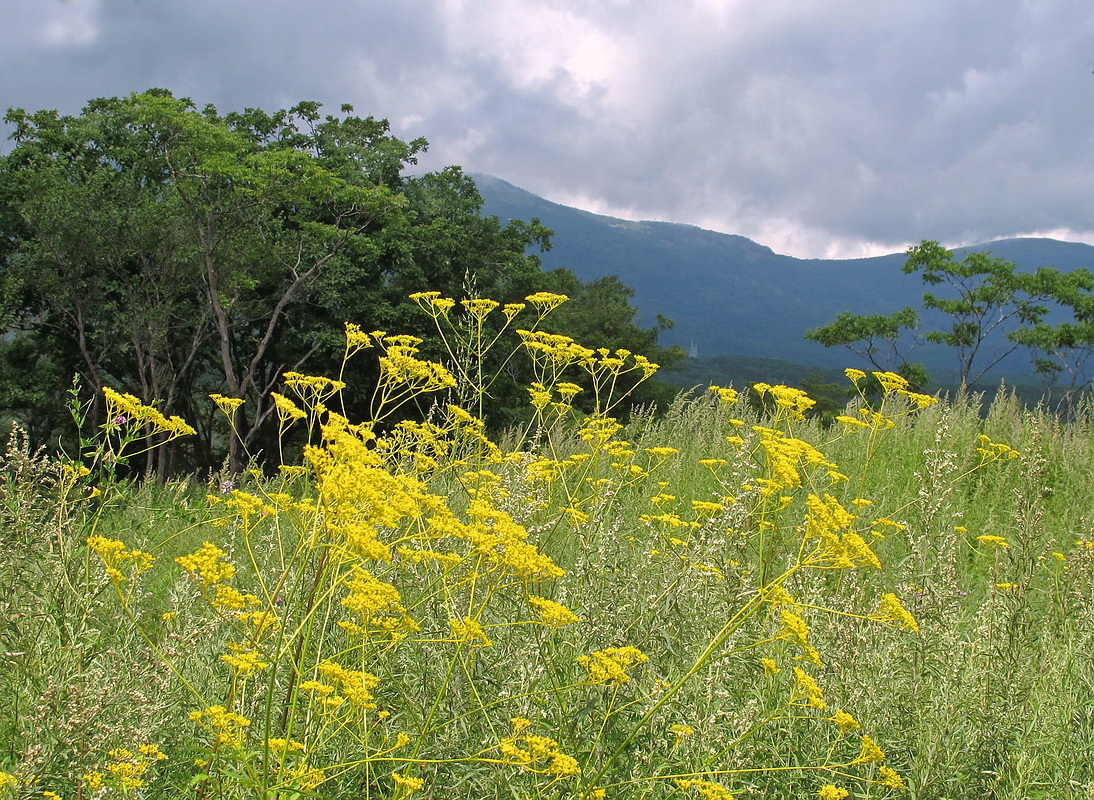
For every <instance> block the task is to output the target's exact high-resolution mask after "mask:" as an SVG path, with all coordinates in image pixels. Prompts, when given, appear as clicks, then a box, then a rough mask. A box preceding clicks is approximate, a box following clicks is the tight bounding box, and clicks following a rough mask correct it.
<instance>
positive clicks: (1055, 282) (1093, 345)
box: [1008, 270, 1094, 414]
mask: <svg viewBox="0 0 1094 800" xmlns="http://www.w3.org/2000/svg"><path fill="white" fill-rule="evenodd" d="M1036 275H1037V279H1038V280H1039V281H1040V282H1041V283H1042V284H1043V287H1044V288H1043V290H1044V291H1045V292H1047V293H1049V294H1050V295H1051V296H1052V298H1053V300H1054V301H1055V302H1056V303H1057V304H1059V305H1060V306H1062V307H1063V308H1065V309H1070V311H1071V317H1072V319H1071V321H1065V322H1060V323H1059V324H1056V325H1052V324H1049V323H1047V322H1042V321H1039V322H1037V323H1035V324H1034V325H1032V326H1030V327H1026V328H1020V329H1018V330H1016V331H1012V332H1010V333H1009V334H1008V336H1009V338H1010V340H1011V341H1012V342H1014V343H1015V344H1018V345H1022V346H1024V347H1028V348H1029V349H1030V350H1031V352H1032V359H1033V364H1034V367H1035V368H1036V370H1037V372H1038V373H1040V374H1041V375H1043V376H1045V377H1046V378H1047V379H1048V380H1049V381H1050V382H1051V383H1056V382H1057V381H1058V380H1059V379H1060V378H1061V377H1062V376H1065V375H1066V377H1067V383H1066V385H1065V386H1064V387H1063V397H1062V398H1061V401H1060V404H1059V407H1060V409H1061V410H1062V411H1063V412H1064V413H1066V414H1070V413H1071V412H1072V411H1073V410H1074V406H1075V401H1076V398H1077V397H1078V395H1079V393H1080V392H1082V391H1083V390H1085V389H1086V388H1088V387H1089V386H1090V384H1091V381H1092V379H1094V374H1092V371H1091V367H1092V366H1094V297H1092V296H1091V294H1090V292H1091V290H1092V289H1094V276H1092V275H1091V274H1090V273H1089V272H1088V271H1087V270H1075V271H1073V272H1070V273H1067V274H1062V273H1059V272H1056V271H1055V270H1046V271H1043V270H1038V271H1037V273H1036Z"/></svg>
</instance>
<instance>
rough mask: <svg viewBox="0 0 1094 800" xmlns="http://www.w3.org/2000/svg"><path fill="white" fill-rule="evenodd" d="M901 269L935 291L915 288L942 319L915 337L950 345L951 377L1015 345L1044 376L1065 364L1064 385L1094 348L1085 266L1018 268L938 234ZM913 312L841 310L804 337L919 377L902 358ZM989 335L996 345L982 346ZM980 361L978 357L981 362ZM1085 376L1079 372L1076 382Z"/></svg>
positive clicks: (1092, 281)
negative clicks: (954, 248) (1056, 318)
mask: <svg viewBox="0 0 1094 800" xmlns="http://www.w3.org/2000/svg"><path fill="white" fill-rule="evenodd" d="M907 257H908V258H907V261H906V262H905V264H904V267H903V271H904V273H905V274H908V275H911V274H919V275H920V277H921V278H922V280H923V282H924V283H925V284H927V285H928V286H932V287H935V286H937V287H939V290H938V291H937V293H936V292H935V291H928V292H925V293H924V294H923V307H924V309H925V310H926V311H927V312H935V316H936V317H940V318H941V319H942V320H944V323H943V324H942V325H941V326H940V327H939V328H938V329H937V330H931V331H927V332H926V333H925V334H923V339H924V340H925V341H928V342H934V343H937V344H944V345H949V346H950V347H953V348H954V349H955V350H956V354H957V364H958V383H959V385H961V386H968V385H970V384H972V383H974V382H976V381H977V380H979V379H980V378H982V377H983V376H984V375H986V374H987V373H988V371H989V370H991V369H992V368H993V367H994V366H996V365H997V364H999V362H1001V361H1002V360H1003V359H1004V358H1006V357H1007V356H1009V355H1010V354H1011V353H1013V352H1015V351H1016V350H1017V349H1018V348H1020V347H1027V348H1029V349H1030V350H1031V351H1032V358H1033V363H1034V366H1035V367H1036V369H1037V370H1038V371H1039V372H1041V373H1042V374H1045V375H1046V376H1049V377H1054V376H1055V375H1056V374H1057V373H1060V372H1067V373H1068V374H1069V375H1070V376H1071V379H1072V389H1074V388H1075V387H1076V385H1077V381H1079V378H1078V375H1079V373H1080V372H1081V369H1082V367H1084V366H1085V365H1086V363H1087V361H1088V360H1089V353H1090V352H1091V349H1092V348H1094V333H1091V331H1090V330H1088V329H1089V328H1090V325H1089V322H1090V320H1092V319H1094V312H1092V311H1091V308H1092V307H1094V306H1092V302H1094V301H1092V300H1091V295H1090V292H1091V291H1092V290H1094V275H1092V274H1091V273H1090V272H1089V271H1087V270H1085V269H1077V270H1072V271H1070V272H1061V271H1060V270H1057V269H1053V268H1052V267H1040V268H1038V269H1037V270H1036V271H1034V272H1032V273H1029V272H1021V271H1019V270H1018V268H1017V266H1016V265H1015V264H1014V263H1012V262H1010V261H1007V260H1006V259H1002V258H994V257H992V255H991V254H990V253H980V252H971V253H968V254H967V255H966V256H965V257H964V258H963V259H961V260H958V259H956V258H955V257H954V254H953V253H952V252H951V251H949V250H947V249H946V248H944V247H943V246H942V245H940V244H939V243H938V242H932V241H923V242H921V243H920V244H918V245H915V246H914V247H911V248H909V249H908V252H907ZM1053 311H1055V312H1056V313H1057V315H1060V314H1063V315H1064V316H1066V314H1067V313H1068V312H1069V311H1070V313H1071V314H1072V316H1073V317H1074V322H1066V321H1065V322H1062V323H1059V324H1054V323H1051V322H1049V321H1048V320H1049V319H1050V315H1051V312H1053ZM920 320H921V315H920V314H919V313H918V312H917V311H915V310H914V309H912V308H904V309H901V310H900V311H897V312H895V313H893V314H890V315H888V316H886V315H882V314H872V315H862V314H852V313H850V312H844V313H842V314H840V315H839V316H838V317H837V318H836V319H835V320H834V321H833V322H831V323H829V324H828V325H826V326H824V327H821V328H816V329H814V330H811V331H808V332H807V333H806V334H805V336H806V338H807V339H812V340H813V341H816V342H819V343H820V344H823V345H824V346H825V347H833V346H836V345H841V346H843V347H846V348H848V349H849V350H851V351H852V352H855V353H857V354H859V355H861V356H863V357H864V358H866V359H867V360H868V361H869V362H870V363H871V364H872V365H874V366H875V367H877V368H878V369H882V370H889V369H891V370H895V371H898V372H900V373H901V374H903V375H904V377H906V378H908V379H909V380H910V381H912V383H915V384H919V385H922V384H924V383H926V381H927V374H926V371H925V370H924V369H923V367H922V366H921V365H919V364H915V363H911V362H909V361H908V359H907V353H908V351H907V346H908V344H909V339H911V338H914V337H915V336H917V335H918V334H919V325H920ZM989 339H990V340H992V341H995V342H996V343H997V345H998V346H996V347H995V348H993V349H992V350H991V352H990V353H989V352H988V350H987V349H986V348H985V345H986V344H987V343H988V342H989ZM985 362H986V363H985ZM1088 381H1089V376H1087V377H1085V378H1083V379H1082V380H1081V383H1082V385H1085V384H1086V383H1087V382H1088Z"/></svg>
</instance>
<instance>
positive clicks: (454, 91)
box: [0, 0, 1094, 256]
mask: <svg viewBox="0 0 1094 800" xmlns="http://www.w3.org/2000/svg"><path fill="white" fill-rule="evenodd" d="M13 2H14V3H15V7H16V12H15V13H14V15H13V16H14V18H15V22H14V25H9V26H8V27H6V28H5V30H4V32H3V33H0V94H2V95H3V96H4V97H5V98H8V99H9V101H10V103H11V104H12V105H19V106H24V107H27V108H41V107H56V108H60V109H61V110H62V111H66V112H70V113H71V112H75V111H77V110H78V108H79V107H80V105H82V103H83V102H85V101H86V100H87V99H89V98H91V97H95V96H101V95H115V94H125V93H127V92H130V91H136V90H140V89H143V88H147V87H148V86H165V87H167V88H170V89H172V90H174V91H175V92H176V93H178V94H183V95H188V96H191V97H193V99H194V100H195V101H196V102H198V103H205V102H213V103H215V104H217V105H218V106H219V107H221V108H222V109H229V108H240V107H244V106H260V107H265V108H274V107H281V106H285V105H289V104H292V103H294V102H296V101H298V100H301V99H317V100H321V101H323V102H325V103H327V104H328V105H329V107H330V108H332V109H337V107H338V106H339V105H340V104H341V103H343V102H350V103H353V104H354V105H355V107H356V109H357V111H358V113H362V114H370V113H371V114H375V115H377V116H384V117H388V118H389V119H391V121H392V124H393V128H394V129H395V131H396V132H397V133H398V134H399V135H402V136H406V137H416V136H423V135H424V136H426V137H427V138H428V139H429V140H430V142H431V144H432V148H431V153H430V154H429V155H428V156H426V158H425V160H424V161H423V163H424V164H425V165H426V166H429V167H436V166H440V165H442V164H447V163H459V164H462V165H464V166H465V167H467V168H468V169H469V170H473V171H481V172H488V173H493V174H496V175H498V176H499V177H502V178H505V179H506V180H508V181H510V182H512V183H515V184H517V185H520V186H522V187H524V188H527V189H530V190H532V191H535V192H537V193H540V194H544V195H546V196H548V197H550V198H551V199H555V200H559V201H562V202H565V201H570V202H578V201H580V202H581V203H582V204H583V206H584V207H588V208H590V209H591V210H598V211H601V212H605V213H617V214H620V215H626V216H633V217H642V218H650V219H664V220H672V221H679V222H691V223H694V224H699V225H703V226H704V227H712V228H715V229H718V230H723V231H727V232H733V233H740V234H743V235H746V236H750V237H752V238H755V239H757V240H759V241H761V242H763V243H764V244H767V245H769V246H771V247H773V248H774V249H775V250H778V251H781V252H791V253H793V254H796V255H817V256H824V255H832V254H860V253H866V252H877V251H878V250H879V249H882V250H883V249H899V248H900V247H902V246H904V245H905V244H906V243H907V242H910V241H917V240H919V239H922V238H931V239H940V240H943V241H946V242H948V243H953V244H960V243H967V242H970V241H976V240H985V239H991V238H998V237H1003V236H1012V235H1017V234H1023V233H1032V232H1036V231H1052V230H1057V231H1059V230H1066V231H1070V232H1071V233H1072V234H1073V235H1074V236H1075V237H1076V238H1084V237H1085V238H1090V237H1092V236H1094V218H1092V212H1091V210H1090V205H1089V202H1088V200H1087V196H1088V194H1089V186H1090V183H1091V177H1092V176H1094V75H1091V74H1090V72H1091V68H1092V66H1094V12H1092V11H1087V10H1085V8H1084V7H1083V5H1082V4H1077V3H1073V2H1068V1H1067V0H996V2H993V3H990V4H980V3H952V2H943V0H921V1H920V2H912V1H911V0H889V2H886V3H875V4H865V3H862V2H861V1H860V0H800V2H795V3H793V4H789V3H787V4H778V3H767V4H759V3H754V2H747V1H746V0H678V1H677V2H674V3H671V4H670V3H663V2H658V1H655V0H602V1H601V2H589V1H588V0H404V1H403V2H380V1H379V0H376V1H366V0H311V2H307V3H304V2H298V1H297V0H262V1H261V2H259V0H234V2H231V3H225V2H223V0H67V2H66V1H65V0H13ZM9 16H12V15H9Z"/></svg>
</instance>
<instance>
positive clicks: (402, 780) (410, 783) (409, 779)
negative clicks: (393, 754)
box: [391, 772, 425, 792]
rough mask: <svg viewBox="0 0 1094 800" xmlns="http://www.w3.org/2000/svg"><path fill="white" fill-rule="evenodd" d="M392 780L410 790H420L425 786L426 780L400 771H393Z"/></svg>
mask: <svg viewBox="0 0 1094 800" xmlns="http://www.w3.org/2000/svg"><path fill="white" fill-rule="evenodd" d="M391 780H393V781H394V782H395V785H396V786H402V787H403V788H404V789H406V790H407V791H408V792H420V791H422V789H424V788H425V781H424V780H422V779H421V778H415V777H414V776H413V775H401V774H399V773H398V772H392V773H391Z"/></svg>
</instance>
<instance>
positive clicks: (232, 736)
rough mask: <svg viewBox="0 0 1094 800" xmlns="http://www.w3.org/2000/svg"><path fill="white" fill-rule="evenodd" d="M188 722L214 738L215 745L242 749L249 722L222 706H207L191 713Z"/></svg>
mask: <svg viewBox="0 0 1094 800" xmlns="http://www.w3.org/2000/svg"><path fill="white" fill-rule="evenodd" d="M190 721H191V722H196V723H197V724H199V725H201V726H202V727H203V728H205V729H206V730H208V731H210V732H212V734H213V735H214V736H215V737H216V741H217V744H229V745H232V746H233V747H242V746H243V739H244V737H245V736H246V729H247V728H248V727H250V725H251V721H250V720H249V719H247V718H246V717H244V716H243V715H242V714H237V713H236V712H234V711H229V710H228V709H226V708H225V707H224V706H209V707H208V708H205V709H204V710H201V711H191V712H190Z"/></svg>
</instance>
